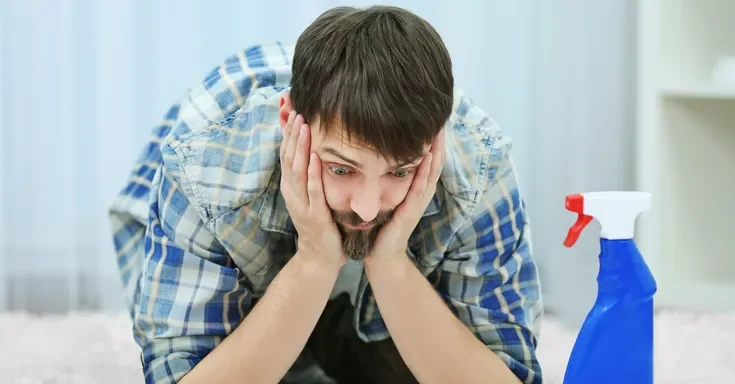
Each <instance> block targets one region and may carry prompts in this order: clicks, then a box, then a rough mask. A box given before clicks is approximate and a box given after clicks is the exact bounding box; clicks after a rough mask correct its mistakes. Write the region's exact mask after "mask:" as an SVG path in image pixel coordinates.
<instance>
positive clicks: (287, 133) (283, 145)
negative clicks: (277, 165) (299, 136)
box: [280, 111, 296, 161]
mask: <svg viewBox="0 0 735 384" xmlns="http://www.w3.org/2000/svg"><path fill="white" fill-rule="evenodd" d="M294 119H296V111H291V113H289V114H288V121H287V122H286V125H285V126H284V127H283V129H282V130H281V135H282V136H283V140H281V148H280V156H281V161H283V156H284V155H285V154H286V147H287V146H288V139H289V138H290V137H291V126H292V125H293V121H294Z"/></svg>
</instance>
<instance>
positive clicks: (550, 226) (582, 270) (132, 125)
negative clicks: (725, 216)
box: [0, 0, 634, 320]
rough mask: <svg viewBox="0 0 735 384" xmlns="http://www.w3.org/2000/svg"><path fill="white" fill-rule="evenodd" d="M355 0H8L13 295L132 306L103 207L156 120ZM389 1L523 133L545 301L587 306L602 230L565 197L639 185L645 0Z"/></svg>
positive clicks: (2, 276) (40, 301)
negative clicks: (266, 48)
mask: <svg viewBox="0 0 735 384" xmlns="http://www.w3.org/2000/svg"><path fill="white" fill-rule="evenodd" d="M345 4H348V5H367V4H369V2H354V1H353V2H337V1H311V2H303V1H298V0H284V1H279V2H267V1H258V2H243V1H235V0H221V1H207V2H205V1H173V0H165V1H164V0H159V1H146V0H130V1H125V2H122V1H120V2H117V1H105V2H102V1H91V0H89V1H82V0H80V1H72V0H34V1H22V0H15V1H13V0H11V1H5V2H2V3H0V28H1V29H0V52H1V53H2V54H1V56H0V311H2V310H6V311H7V310H28V311H37V312H64V311H71V310H120V308H121V305H122V301H121V300H120V295H119V291H118V290H119V280H118V277H117V275H116V271H115V263H114V253H113V250H112V243H111V236H110V232H109V225H108V223H107V218H106V214H105V213H106V209H107V205H108V204H109V202H110V200H111V199H112V197H113V196H114V195H115V194H116V193H117V192H118V190H119V189H120V188H121V187H122V185H123V182H124V179H125V177H126V175H127V174H128V172H129V171H130V166H131V164H132V162H133V160H134V159H135V157H136V156H137V155H138V153H139V151H140V150H141V148H142V145H143V143H144V141H145V139H146V138H147V136H148V133H149V130H150V129H151V128H152V127H153V126H154V125H155V124H156V123H157V122H158V121H159V119H161V118H162V117H163V113H164V112H165V111H166V109H167V107H168V106H169V105H170V104H171V103H173V102H176V101H177V100H178V99H179V97H180V96H181V95H182V94H183V91H184V89H185V88H186V87H188V86H189V85H190V84H192V83H194V82H196V81H198V80H199V79H201V77H202V76H203V75H204V74H206V73H207V72H208V71H209V70H210V68H212V67H213V66H214V65H218V64H219V63H220V62H221V60H222V59H224V58H225V57H226V56H228V55H229V54H231V53H232V52H234V51H235V50H238V49H241V48H243V47H244V46H246V45H248V44H251V43H258V42H266V41H274V40H282V41H286V42H295V40H296V38H297V37H298V35H299V33H300V31H301V30H303V28H305V27H306V26H307V25H308V24H309V23H310V22H311V21H312V20H313V19H314V18H315V17H316V16H318V15H319V14H320V13H321V12H323V11H324V10H325V9H327V8H329V7H332V6H335V5H345ZM387 4H393V5H398V6H402V7H406V8H408V9H410V10H412V11H415V12H416V13H418V14H419V15H420V16H422V17H424V18H426V19H427V20H428V21H429V22H430V23H432V24H433V25H434V26H435V27H436V28H437V29H438V31H439V33H440V34H441V35H442V36H443V37H444V39H445V42H446V44H447V46H448V48H449V50H450V53H451V54H452V57H453V61H454V72H455V78H456V82H457V84H458V85H459V86H461V87H463V88H464V89H465V90H467V92H468V93H469V94H470V95H471V96H472V98H473V99H474V100H475V101H476V102H477V103H478V104H480V105H481V106H482V107H483V108H484V109H485V110H486V111H487V112H488V113H489V114H490V116H492V117H493V119H495V120H496V121H497V122H498V123H499V124H500V125H501V126H502V127H503V128H504V130H505V132H506V133H507V134H508V135H510V136H511V137H512V138H513V139H514V141H515V157H516V162H517V164H518V168H519V170H520V172H521V184H522V185H523V188H524V191H525V195H526V197H527V201H528V204H529V209H530V211H531V215H532V222H533V237H534V251H535V253H536V256H537V259H538V260H539V264H540V266H541V268H542V274H543V279H544V287H545V295H546V298H547V300H546V301H547V307H548V308H550V310H553V311H557V312H560V313H562V314H563V315H567V316H568V317H570V319H572V320H574V319H577V320H578V319H579V317H580V316H581V315H582V314H583V312H584V310H585V309H586V308H587V307H589V305H591V301H590V300H592V299H593V298H594V287H595V281H594V278H595V274H596V269H595V268H596V262H597V255H596V252H597V249H596V246H597V245H596V243H595V242H596V237H595V236H593V234H589V235H585V236H583V238H582V239H581V240H580V244H578V246H576V247H575V248H573V249H564V248H563V247H561V242H562V241H563V237H564V236H565V231H566V229H567V227H568V226H569V225H571V223H572V222H573V220H574V219H575V217H573V216H572V215H571V214H567V213H566V212H565V211H564V209H563V203H564V200H563V199H564V195H565V194H567V193H573V192H578V191H585V190H592V189H600V188H609V189H613V188H614V189H621V188H631V181H632V180H633V177H632V176H633V175H631V170H632V161H631V159H630V158H629V155H628V153H629V152H628V151H629V150H630V149H631V148H632V144H633V143H632V142H631V136H632V135H631V133H632V131H631V129H632V122H633V116H632V113H633V110H632V108H633V102H632V95H633V89H634V87H633V82H632V72H631V71H632V68H633V60H634V57H633V49H632V42H633V34H632V32H631V29H632V26H633V25H634V24H633V21H632V16H633V14H634V12H633V9H632V7H633V1H632V0H628V1H615V0H608V1H599V2H587V1H583V0H577V1H572V0H554V1H544V2H536V1H530V0H526V1H512V2H511V1H504V0H491V1H482V0H477V1H452V2H450V1H438V0H437V1H419V0H413V1H392V2H387ZM590 232H592V231H590ZM580 288H581V289H580Z"/></svg>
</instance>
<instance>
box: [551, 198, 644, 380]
mask: <svg viewBox="0 0 735 384" xmlns="http://www.w3.org/2000/svg"><path fill="white" fill-rule="evenodd" d="M650 205H651V195H650V194H649V193H646V192H624V191H620V192H618V191H611V192H590V193H580V194H574V195H569V196H567V198H566V208H567V210H569V211H572V212H575V213H577V214H578V215H579V216H578V219H577V222H576V223H575V224H574V225H573V226H572V227H571V228H570V229H569V234H568V235H567V238H566V240H565V241H564V245H565V246H567V247H571V246H572V245H574V243H575V242H576V241H577V238H578V237H579V234H580V233H581V232H582V230H583V229H584V227H585V226H586V225H587V224H589V223H590V222H591V221H592V219H595V220H596V221H597V222H598V223H599V224H600V255H599V259H600V269H599V273H598V276H597V284H598V292H597V299H596V301H595V303H594V306H593V307H592V310H591V311H590V312H589V314H588V315H587V318H586V319H585V321H584V323H583V324H582V328H581V330H580V332H579V335H578V336H577V340H576V342H575V344H574V348H573V349H572V354H571V356H570V358H569V362H568V364H567V369H566V373H565V375H564V383H565V384H589V383H595V384H607V383H610V384H621V383H622V384H652V383H653V296H654V294H655V293H656V289H657V288H656V281H655V279H654V277H653V275H652V274H651V271H650V270H649V269H648V266H647V265H646V263H645V260H644V259H643V257H642V256H641V253H640V252H639V251H638V247H637V246H636V244H635V241H634V239H633V237H634V236H633V234H634V227H635V220H636V217H637V216H638V214H639V213H641V212H644V211H648V210H649V209H650Z"/></svg>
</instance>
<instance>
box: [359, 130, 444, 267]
mask: <svg viewBox="0 0 735 384" xmlns="http://www.w3.org/2000/svg"><path fill="white" fill-rule="evenodd" d="M444 140H445V139H444V130H443V129H442V130H441V131H440V132H439V134H438V135H436V137H435V138H434V141H433V142H432V144H431V147H430V149H429V152H428V153H427V154H426V156H424V158H423V159H422V160H421V164H420V165H419V167H418V171H417V173H416V177H414V179H413V182H412V183H411V187H410V189H409V190H408V193H407V194H406V198H405V199H403V202H401V204H399V205H398V207H396V209H395V211H393V218H392V219H391V220H390V222H388V223H387V224H385V226H383V228H382V229H381V230H380V233H379V234H378V237H377V239H376V240H375V246H374V247H373V251H372V253H371V254H370V256H369V257H368V258H367V259H366V262H370V261H373V260H374V259H382V258H393V257H395V256H396V255H402V256H405V255H406V248H407V247H408V239H409V237H410V236H411V233H412V232H413V230H414V228H416V225H418V222H419V220H421V217H422V216H423V214H424V212H425V211H426V207H427V206H428V205H429V203H430V202H431V199H432V198H433V197H434V193H435V192H436V184H437V182H438V181H439V177H440V176H441V172H442V168H443V167H444V157H445V155H446V153H445V141H444ZM370 259H373V260H370Z"/></svg>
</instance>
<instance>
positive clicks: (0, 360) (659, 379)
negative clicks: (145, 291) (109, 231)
mask: <svg viewBox="0 0 735 384" xmlns="http://www.w3.org/2000/svg"><path fill="white" fill-rule="evenodd" d="M574 337H575V335H574V334H572V333H570V332H569V331H568V330H567V329H565V328H563V327H562V326H561V325H560V324H559V323H558V322H557V321H555V320H554V319H553V318H552V317H550V316H547V321H546V322H545V324H544V328H543V330H542V336H541V343H540V347H539V359H540V360H541V364H542V367H543V368H544V370H545V377H546V380H544V382H545V383H561V382H562V377H563V374H564V369H565V367H566V363H567V359H568V358H569V353H570V351H571V348H572V345H573V343H574ZM656 364H657V365H656V383H667V384H668V383H672V384H674V383H677V384H678V383H682V384H684V383H686V384H695V383H703V384H704V383H724V382H731V380H732V378H733V377H735V314H731V315H722V314H720V315H704V314H691V313H682V312H663V313H661V314H659V315H658V316H657V318H656ZM0 382H2V383H7V384H36V383H38V384H67V383H68V384H72V383H73V384H87V383H90V384H91V383H94V384H97V383H109V384H117V383H120V384H122V383H142V382H143V376H142V373H141V370H140V368H139V357H138V350H137V346H136V345H135V344H134V343H133V341H132V339H131V337H130V331H129V322H128V319H127V317H126V316H125V315H120V316H107V315H102V314H73V315H68V316H58V317H38V316H33V315H27V314H0Z"/></svg>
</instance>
